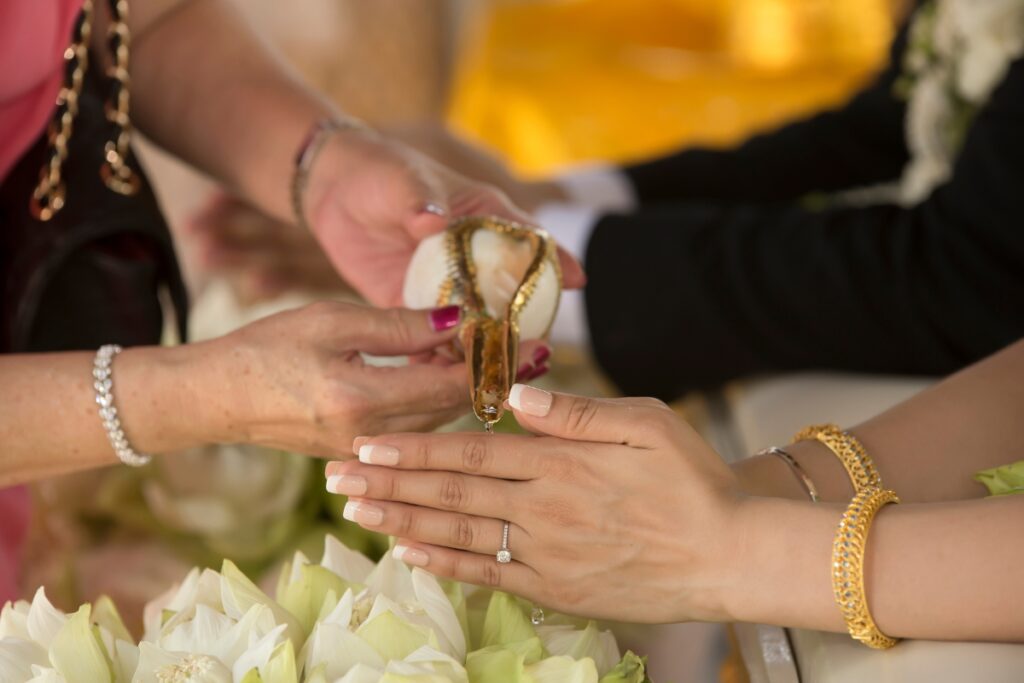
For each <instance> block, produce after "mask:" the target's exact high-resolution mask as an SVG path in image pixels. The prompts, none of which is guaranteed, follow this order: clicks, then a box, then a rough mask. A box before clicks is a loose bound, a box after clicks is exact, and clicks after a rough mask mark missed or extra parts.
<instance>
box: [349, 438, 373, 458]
mask: <svg viewBox="0 0 1024 683" xmlns="http://www.w3.org/2000/svg"><path fill="white" fill-rule="evenodd" d="M369 440H370V437H368V436H357V437H356V438H355V439H353V440H352V455H359V449H360V448H362V447H363V444H365V443H366V442H367V441H369Z"/></svg>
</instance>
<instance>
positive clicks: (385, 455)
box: [359, 444, 398, 467]
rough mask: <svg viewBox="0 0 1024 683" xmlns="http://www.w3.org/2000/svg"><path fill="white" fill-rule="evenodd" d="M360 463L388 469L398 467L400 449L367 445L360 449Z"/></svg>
mask: <svg viewBox="0 0 1024 683" xmlns="http://www.w3.org/2000/svg"><path fill="white" fill-rule="evenodd" d="M359 462H363V463H366V464H367V465H384V466H387V467H390V466H392V465H397V464H398V449H397V448H395V447H394V446H381V445H373V444H366V445H364V446H362V447H360V449H359Z"/></svg>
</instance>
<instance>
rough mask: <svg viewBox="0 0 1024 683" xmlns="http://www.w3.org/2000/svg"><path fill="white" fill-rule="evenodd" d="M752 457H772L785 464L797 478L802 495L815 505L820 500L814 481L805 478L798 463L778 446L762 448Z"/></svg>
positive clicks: (805, 474) (802, 469)
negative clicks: (801, 488)
mask: <svg viewBox="0 0 1024 683" xmlns="http://www.w3.org/2000/svg"><path fill="white" fill-rule="evenodd" d="M754 455H774V456H776V457H778V458H779V460H781V461H782V462H784V463H786V466H787V467H789V471H790V472H792V473H793V475H794V476H795V477H796V478H797V481H799V482H800V485H801V486H802V487H803V489H804V493H806V494H807V497H808V498H810V499H811V502H812V503H817V502H818V501H819V500H821V497H820V496H819V495H818V487H817V486H815V485H814V481H813V480H812V479H811V478H810V477H809V476H807V472H805V471H804V468H803V467H801V466H800V463H798V462H797V461H796V458H794V457H793V456H792V455H790V454H789V453H788V452H786V451H785V450H783V449H781V448H779V447H778V446H770V447H768V448H762V449H761V450H759V451H758V452H757V453H754Z"/></svg>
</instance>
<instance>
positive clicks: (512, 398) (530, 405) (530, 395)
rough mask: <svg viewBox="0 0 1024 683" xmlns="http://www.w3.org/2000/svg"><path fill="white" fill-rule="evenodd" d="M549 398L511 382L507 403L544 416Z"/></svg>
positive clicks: (535, 389)
mask: <svg viewBox="0 0 1024 683" xmlns="http://www.w3.org/2000/svg"><path fill="white" fill-rule="evenodd" d="M551 400H552V396H551V394H549V393H548V392H546V391H544V390H543V389H538V388H537V387H531V386H527V385H526V384H513V385H512V390H511V391H510V392H509V394H508V402H509V405H511V406H512V407H513V408H514V409H516V410H521V411H522V412H524V413H526V414H527V415H533V416H534V417H544V416H545V415H547V414H548V413H549V412H551ZM361 459H362V458H360V460H361Z"/></svg>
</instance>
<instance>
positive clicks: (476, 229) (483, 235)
mask: <svg viewBox="0 0 1024 683" xmlns="http://www.w3.org/2000/svg"><path fill="white" fill-rule="evenodd" d="M561 292H562V272H561V269H560V268H559V265H558V256H557V252H556V246H555V242H554V240H552V239H551V237H550V236H549V235H548V234H547V233H546V232H544V231H543V230H539V229H537V228H532V227H529V226H525V225H520V224H518V223H514V222H511V221H506V220H502V219H498V218H489V217H488V218H483V217H470V218H462V219H459V220H457V221H455V222H454V223H452V225H450V226H449V227H448V229H447V230H446V231H445V232H443V233H441V234H439V235H435V236H433V237H429V238H427V239H425V240H423V242H421V243H420V245H419V247H418V248H417V250H416V253H415V254H413V257H412V261H411V262H410V263H409V270H408V272H407V273H406V276H405V287H404V290H403V298H404V300H405V305H406V306H408V307H410V308H433V307H435V306H447V305H450V304H459V305H461V306H462V307H463V325H462V328H461V330H460V334H459V340H460V341H461V343H462V348H463V349H464V351H465V354H466V363H467V365H468V366H469V371H470V384H471V391H472V398H473V412H474V413H475V414H476V416H477V417H478V418H479V419H480V420H482V421H483V422H484V423H485V424H486V425H488V427H489V426H490V425H492V424H493V423H495V422H497V421H498V420H500V419H501V416H502V414H503V413H504V405H503V404H504V402H505V399H507V398H508V394H509V390H510V389H511V387H512V383H513V382H515V373H516V368H517V367H518V364H517V360H516V357H517V352H518V349H519V342H520V340H521V339H522V340H529V339H540V338H542V337H544V336H545V335H546V334H547V332H548V329H549V328H550V327H551V322H552V321H553V320H554V319H555V313H556V312H557V310H558V301H559V299H560V297H561Z"/></svg>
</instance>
